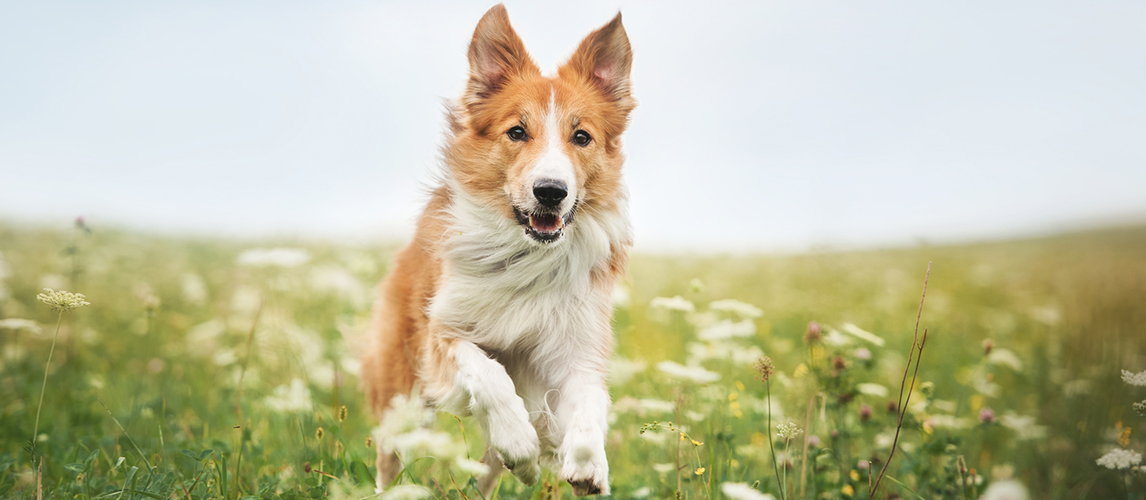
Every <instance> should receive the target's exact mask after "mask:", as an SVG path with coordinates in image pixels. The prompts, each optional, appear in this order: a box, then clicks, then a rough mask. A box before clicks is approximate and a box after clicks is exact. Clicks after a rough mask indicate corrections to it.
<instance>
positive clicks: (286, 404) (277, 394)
mask: <svg viewBox="0 0 1146 500" xmlns="http://www.w3.org/2000/svg"><path fill="white" fill-rule="evenodd" d="M263 403H264V404H266V405H267V406H268V407H270V408H271V409H272V410H275V411H278V412H290V411H301V410H309V409H310V405H311V402H310V389H307V388H306V384H305V383H304V382H303V381H302V380H301V379H297V378H296V379H294V380H292V381H291V383H290V386H289V387H288V386H286V385H280V386H278V387H275V389H274V391H273V392H272V393H271V395H270V396H267V397H266V398H264V399H263Z"/></svg>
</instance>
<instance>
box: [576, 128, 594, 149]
mask: <svg viewBox="0 0 1146 500" xmlns="http://www.w3.org/2000/svg"><path fill="white" fill-rule="evenodd" d="M592 140H593V138H592V137H590V136H589V133H588V132H586V131H584V130H578V131H576V132H573V144H576V145H578V146H588V145H589V141H592Z"/></svg>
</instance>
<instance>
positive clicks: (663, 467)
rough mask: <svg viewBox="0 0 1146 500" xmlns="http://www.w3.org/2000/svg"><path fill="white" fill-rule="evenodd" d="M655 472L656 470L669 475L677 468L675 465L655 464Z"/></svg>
mask: <svg viewBox="0 0 1146 500" xmlns="http://www.w3.org/2000/svg"><path fill="white" fill-rule="evenodd" d="M645 434H648V433H647V432H646V433H645ZM653 470H655V471H657V472H659V473H661V474H668V473H670V472H672V471H674V470H676V466H675V465H673V464H653Z"/></svg>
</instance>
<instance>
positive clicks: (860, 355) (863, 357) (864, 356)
mask: <svg viewBox="0 0 1146 500" xmlns="http://www.w3.org/2000/svg"><path fill="white" fill-rule="evenodd" d="M855 357H856V359H858V360H860V361H869V360H871V351H869V350H867V348H866V347H861V348H859V349H856V352H855Z"/></svg>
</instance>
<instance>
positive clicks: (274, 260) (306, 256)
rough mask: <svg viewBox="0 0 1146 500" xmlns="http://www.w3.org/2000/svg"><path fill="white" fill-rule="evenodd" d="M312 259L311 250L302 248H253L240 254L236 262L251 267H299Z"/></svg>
mask: <svg viewBox="0 0 1146 500" xmlns="http://www.w3.org/2000/svg"><path fill="white" fill-rule="evenodd" d="M309 261H310V252H308V251H306V250H303V249H301V248H270V249H267V248H252V249H250V250H246V251H244V252H243V253H241V254H239V257H238V258H237V259H235V262H236V263H238V264H239V265H241V266H251V267H270V266H278V267H298V266H301V265H303V264H306V263H307V262H309Z"/></svg>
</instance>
